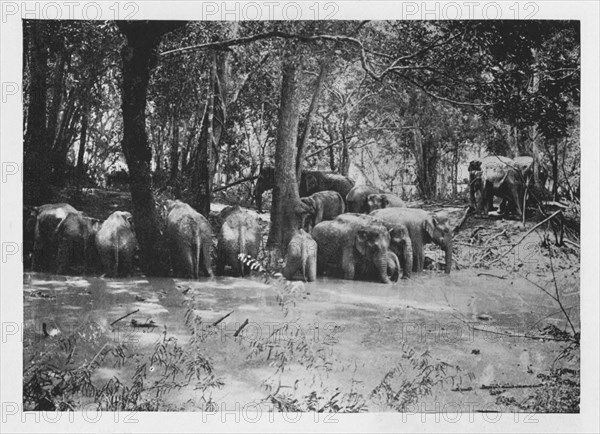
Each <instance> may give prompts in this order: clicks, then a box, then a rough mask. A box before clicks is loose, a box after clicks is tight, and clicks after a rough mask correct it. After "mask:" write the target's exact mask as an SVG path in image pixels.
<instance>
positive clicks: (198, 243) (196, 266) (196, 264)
mask: <svg viewBox="0 0 600 434" xmlns="http://www.w3.org/2000/svg"><path fill="white" fill-rule="evenodd" d="M193 244H194V248H195V249H196V251H195V252H192V254H193V255H194V256H193V257H192V258H193V259H192V261H193V264H192V268H193V270H192V273H193V274H194V278H195V279H198V278H199V277H200V253H201V251H202V238H201V237H200V230H199V228H198V227H196V228H195V230H194V243H193ZM208 271H210V270H208Z"/></svg>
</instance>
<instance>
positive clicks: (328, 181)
mask: <svg viewBox="0 0 600 434" xmlns="http://www.w3.org/2000/svg"><path fill="white" fill-rule="evenodd" d="M300 187H301V188H300V197H305V196H308V195H310V194H313V193H317V192H319V191H329V190H332V191H336V192H338V193H339V194H340V195H341V196H342V198H345V197H346V196H347V195H348V193H349V192H350V190H352V187H354V181H353V180H351V179H350V178H348V177H347V176H344V175H339V174H337V173H328V172H320V171H306V172H305V176H304V179H302V180H301V186H300ZM302 187H304V188H302ZM303 193H304V194H303Z"/></svg>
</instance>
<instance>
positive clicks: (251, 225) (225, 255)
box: [217, 206, 262, 276]
mask: <svg viewBox="0 0 600 434" xmlns="http://www.w3.org/2000/svg"><path fill="white" fill-rule="evenodd" d="M219 220H220V221H221V227H220V230H219V236H218V245H217V274H223V273H224V271H225V266H226V265H229V266H230V267H231V268H232V269H233V272H234V273H235V274H236V275H237V276H244V274H246V273H247V272H248V266H247V265H244V264H243V262H241V261H240V259H239V257H238V255H239V254H240V253H243V254H246V255H250V256H251V257H253V258H254V259H256V258H257V257H258V251H259V249H260V244H261V240H262V234H261V231H260V224H259V221H258V215H256V213H253V212H250V211H248V210H247V209H244V208H241V207H239V206H230V207H227V208H224V209H223V211H221V216H220V218H219Z"/></svg>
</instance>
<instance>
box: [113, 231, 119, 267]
mask: <svg viewBox="0 0 600 434" xmlns="http://www.w3.org/2000/svg"><path fill="white" fill-rule="evenodd" d="M116 236H117V239H116V242H115V250H114V252H115V274H114V275H115V277H117V275H118V274H119V244H120V242H119V241H120V240H119V231H117V233H116Z"/></svg>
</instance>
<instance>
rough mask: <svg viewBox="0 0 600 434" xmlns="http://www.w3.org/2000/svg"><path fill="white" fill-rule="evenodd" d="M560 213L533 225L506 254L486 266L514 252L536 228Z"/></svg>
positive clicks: (559, 211) (558, 212)
mask: <svg viewBox="0 0 600 434" xmlns="http://www.w3.org/2000/svg"><path fill="white" fill-rule="evenodd" d="M561 212H562V211H561V210H558V211H556V212H555V213H553V214H552V215H551V216H550V217H548V218H545V219H544V220H542V221H541V222H539V223H538V224H537V225H535V226H534V227H532V228H531V229H529V230H528V231H527V233H526V234H525V235H523V236H522V237H521V239H520V240H519V241H517V242H516V243H515V244H513V245H512V247H511V248H510V249H508V250H507V251H506V252H504V253H503V254H501V255H500V256H498V257H497V258H496V259H494V260H493V261H491V262H490V263H489V264H488V265H492V264H495V263H496V262H498V261H499V260H500V259H502V258H504V257H505V256H506V255H508V254H509V253H510V252H512V251H513V250H514V248H515V247H517V246H518V245H519V244H521V243H522V242H523V240H524V239H525V238H527V236H528V235H529V234H530V233H532V232H533V231H534V230H536V229H537V228H539V227H540V226H541V225H543V224H544V223H546V222H547V221H549V220H551V219H552V218H553V217H555V216H556V215H558V214H560V213H561Z"/></svg>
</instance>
